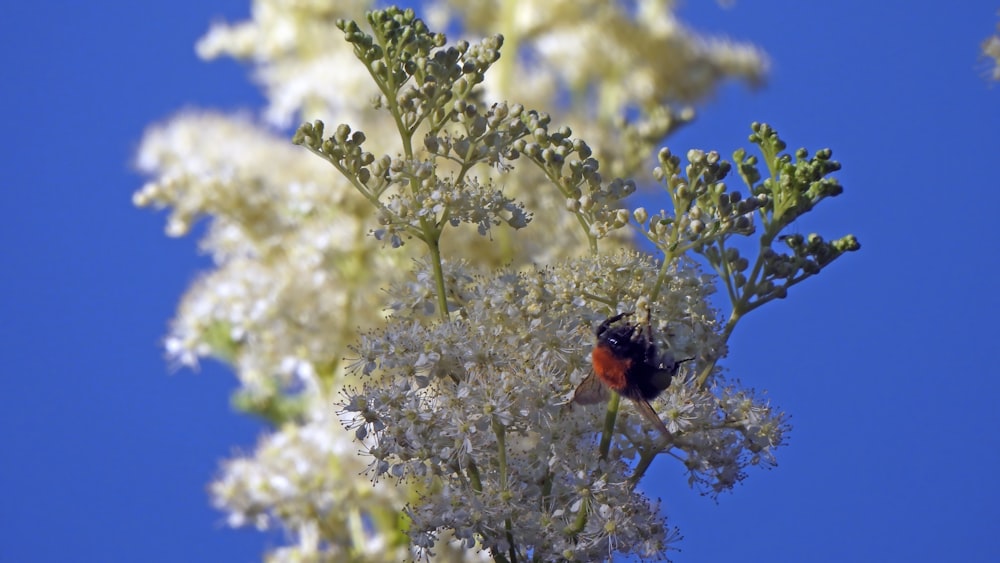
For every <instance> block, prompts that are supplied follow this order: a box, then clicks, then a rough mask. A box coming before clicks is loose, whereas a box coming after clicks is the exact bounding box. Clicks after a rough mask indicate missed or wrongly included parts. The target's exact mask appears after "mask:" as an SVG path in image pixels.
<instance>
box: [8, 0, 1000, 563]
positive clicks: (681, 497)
mask: <svg viewBox="0 0 1000 563" xmlns="http://www.w3.org/2000/svg"><path fill="white" fill-rule="evenodd" d="M688 4H690V5H688V6H685V7H682V9H681V11H680V16H681V18H682V19H684V20H685V21H687V22H689V23H691V24H692V25H693V26H695V27H696V28H698V29H700V30H703V31H706V32H717V33H724V34H728V35H730V36H732V37H734V38H737V39H742V40H750V41H753V42H755V43H757V44H759V45H760V46H761V47H763V48H764V49H765V50H766V51H767V52H768V53H769V54H770V56H771V57H772V63H773V68H772V74H771V80H770V82H769V84H768V86H767V87H766V88H765V89H763V90H761V91H758V92H755V93H750V92H747V91H746V90H745V89H743V88H742V87H740V86H738V85H734V86H731V87H726V88H723V89H722V90H721V91H720V92H719V94H718V95H717V96H716V97H715V99H714V100H712V101H710V102H708V103H706V104H704V105H703V106H701V108H700V110H701V111H700V118H699V120H698V121H696V122H695V124H693V125H692V126H690V127H689V128H687V129H685V130H683V131H682V132H680V133H679V134H677V135H676V136H674V137H672V138H671V139H670V140H669V143H668V144H669V146H670V147H671V148H672V149H673V150H674V152H676V153H683V151H685V150H686V149H687V148H692V147H698V148H706V149H709V148H715V149H718V150H720V152H722V153H723V154H724V155H729V154H731V153H732V150H733V149H734V148H736V147H737V146H744V145H746V141H745V139H746V135H747V133H748V124H749V123H750V122H751V121H754V120H758V121H767V122H769V123H772V124H773V125H775V126H776V127H777V128H778V130H779V131H780V132H781V134H782V136H783V137H784V138H785V139H786V140H788V141H789V144H790V145H791V146H792V147H798V146H806V147H809V148H811V149H816V148H820V147H824V146H828V147H831V148H832V149H833V151H834V156H835V158H836V159H838V160H840V161H841V163H842V164H843V170H842V171H841V172H840V173H839V174H838V177H839V178H840V180H841V183H842V184H843V185H844V186H845V188H846V192H845V193H844V194H843V195H842V196H840V197H838V198H835V199H834V200H832V201H829V202H827V203H824V205H822V206H820V208H819V209H818V211H817V212H816V213H813V214H812V215H813V216H811V217H807V218H804V219H802V220H801V225H800V229H801V230H803V231H805V232H810V231H818V232H820V233H823V234H824V235H828V236H831V237H832V236H834V235H840V234H843V233H848V232H850V233H853V234H855V235H856V236H857V237H858V238H859V239H860V241H861V243H862V246H863V248H862V251H861V252H860V253H855V254H852V255H849V256H847V257H845V258H843V259H842V260H840V261H839V262H837V263H836V264H834V265H833V266H831V267H830V268H829V269H828V270H826V271H825V272H824V273H823V274H822V275H821V276H819V277H818V278H816V279H813V280H810V281H808V282H806V283H805V284H803V285H801V286H798V287H796V288H795V289H794V290H793V291H792V292H791V295H790V298H789V299H787V300H785V301H783V302H780V303H777V304H774V305H772V306H768V307H765V308H763V309H762V310H760V311H758V312H755V313H754V314H752V315H751V316H750V317H748V318H747V319H746V320H745V321H744V324H742V325H741V326H740V327H739V329H738V330H737V332H736V333H735V335H734V336H733V339H732V340H731V356H730V358H729V359H728V362H727V365H728V367H729V368H730V369H731V370H732V373H733V374H734V375H738V376H739V377H740V378H741V379H742V380H743V381H744V382H745V383H747V384H750V385H752V386H754V387H757V388H758V389H767V390H768V391H769V396H770V397H771V399H772V401H773V402H774V403H776V404H778V405H780V406H782V407H783V408H784V409H786V410H787V411H789V412H790V413H791V414H792V424H793V426H794V430H793V433H792V436H791V441H790V444H789V445H788V446H787V447H785V448H783V449H780V450H778V460H779V466H778V467H777V468H775V469H773V470H771V471H760V472H756V473H753V474H752V475H751V477H750V479H748V480H747V481H746V482H745V483H744V484H742V485H740V486H739V487H737V489H736V490H735V491H734V492H733V493H731V494H726V495H724V496H722V497H721V498H720V499H719V501H718V502H717V503H715V502H713V501H711V500H709V499H706V498H702V497H699V496H698V495H697V494H696V493H694V492H692V491H691V490H689V489H688V488H687V487H686V485H685V484H684V478H683V475H682V473H681V470H680V468H679V467H678V466H677V465H676V464H671V463H663V464H662V465H660V466H657V468H656V471H655V472H654V473H653V474H652V475H651V476H650V477H649V478H648V481H647V482H646V487H647V491H648V492H649V493H650V494H652V495H653V496H658V497H660V498H662V499H663V503H664V507H665V509H666V511H667V513H668V514H669V515H670V517H671V521H672V523H673V524H674V525H677V526H679V527H680V528H681V529H682V532H683V534H684V536H685V539H684V541H683V542H682V544H681V547H682V549H683V551H681V552H680V553H677V554H675V557H674V558H675V560H676V561H682V562H687V561H716V560H722V559H725V558H733V557H739V558H740V559H742V560H747V561H806V560H808V561H819V562H823V561H831V562H832V561H843V560H855V561H942V560H951V561H996V560H1000V540H998V539H997V537H996V532H997V529H998V525H1000V507H998V503H1000V484H998V480H997V479H996V478H995V475H994V474H995V473H996V470H997V467H998V466H1000V439H998V437H997V436H998V433H997V431H996V425H997V422H998V418H1000V417H998V416H997V414H996V409H997V397H998V396H1000V369H998V368H997V358H996V356H995V354H994V351H995V350H996V349H997V346H996V338H997V336H998V331H997V329H996V328H995V327H996V324H997V322H998V319H997V313H998V301H1000V292H998V291H997V290H996V282H995V279H996V277H997V274H998V266H1000V259H998V258H997V247H998V245H997V243H998V242H1000V236H998V229H997V227H996V226H997V225H998V224H1000V220H998V219H997V211H996V208H995V207H994V203H995V201H996V197H995V194H996V193H997V192H996V189H997V188H998V187H1000V170H998V168H997V159H998V156H1000V84H998V85H993V86H991V85H990V84H989V83H988V82H986V80H985V79H984V77H983V75H984V72H985V68H986V66H985V63H984V62H981V61H979V59H978V58H977V57H978V47H979V43H980V41H981V40H982V39H984V38H985V37H986V36H987V35H989V34H990V33H992V32H993V31H994V29H995V25H996V22H997V16H996V12H997V10H998V9H1000V5H998V4H994V3H990V2H986V1H983V0H977V1H972V2H965V3H962V4H961V7H959V8H947V9H942V8H941V6H940V5H938V6H936V7H934V8H927V9H923V8H917V7H915V5H914V4H913V3H911V2H899V1H893V2H871V1H867V2H862V1H858V0H849V1H845V2H840V3H824V4H823V6H824V11H817V10H816V8H814V7H811V6H815V5H816V4H813V3H804V2H776V1H773V0H772V1H756V2H750V1H739V2H737V3H736V5H735V7H734V8H732V9H729V10H722V9H719V8H718V6H717V5H716V4H715V3H713V2H688ZM27 5H28V4H26V3H15V4H13V5H11V6H9V7H7V8H6V9H5V10H4V11H5V16H4V17H3V18H0V42H2V43H3V48H2V49H0V57H2V62H0V64H2V68H3V71H4V77H5V79H4V82H5V85H4V87H3V88H2V89H0V102H2V103H0V108H2V109H0V111H2V112H3V114H4V115H3V123H4V125H5V127H4V131H5V135H4V137H3V140H2V141H0V143H2V153H0V154H2V163H3V167H2V172H0V178H2V185H0V210H2V211H3V212H5V213H6V215H5V217H4V220H3V221H0V235H2V240H3V241H4V243H5V244H4V249H3V251H2V256H3V262H4V268H3V269H4V271H5V272H6V273H5V274H3V275H2V276H0V315H2V319H3V321H4V322H3V325H2V328H0V334H2V338H0V347H2V348H0V350H2V352H3V357H4V358H5V359H6V364H5V365H6V374H5V376H4V379H5V382H4V386H3V387H4V389H5V392H4V394H3V397H4V399H5V400H4V403H5V404H4V408H3V409H2V411H0V425H2V427H3V428H4V432H5V440H4V448H3V454H2V461H0V483H3V484H4V485H6V486H7V487H8V492H7V493H6V494H5V498H4V501H3V502H2V503H0V561H64V560H75V561H132V560H144V561H164V562H166V561H220V560H221V561H255V560H259V559H260V553H261V551H262V550H263V549H265V548H266V547H267V546H269V545H271V546H273V545H276V544H280V543H282V538H281V537H280V536H276V535H264V534H259V533H257V532H254V531H247V530H236V531H234V530H230V529H228V528H225V527H224V526H223V515H222V514H221V513H219V512H217V511H215V510H214V509H212V508H211V506H210V505H209V500H208V495H207V493H206V491H205V486H206V484H207V483H208V481H209V480H210V478H211V477H212V476H213V474H214V473H215V471H216V468H217V464H218V461H219V460H220V459H222V458H224V457H226V456H228V455H230V454H231V453H232V452H233V451H234V450H235V449H238V448H245V449H249V448H250V447H251V446H252V444H253V443H254V440H255V437H256V436H257V434H258V433H259V432H260V431H261V428H260V426H259V425H258V424H257V423H256V422H255V421H253V420H251V419H248V418H246V417H243V416H240V415H237V414H234V413H233V412H231V410H230V409H229V406H228V400H229V394H230V392H231V391H232V390H233V389H234V387H235V380H234V379H233V377H232V376H231V375H229V374H228V373H226V371H225V370H223V369H221V368H219V367H218V366H215V365H211V364H209V365H206V366H205V367H204V368H203V369H202V371H200V372H198V373H190V372H186V371H184V372H180V373H178V374H176V375H172V376H171V375H169V374H168V369H167V366H166V365H165V363H164V361H163V358H162V349H161V348H160V345H159V342H160V339H161V337H162V336H163V334H164V332H165V330H166V323H167V321H168V319H169V318H170V317H171V316H172V314H173V311H174V308H175V305H176V303H177V301H178V299H179V298H180V296H181V294H182V293H183V292H184V290H185V288H186V287H187V285H188V284H189V283H190V282H191V281H192V279H193V278H194V276H195V275H196V274H197V272H198V271H199V270H201V269H204V268H206V267H207V264H206V262H205V260H204V258H203V257H200V256H199V255H198V253H197V249H196V245H195V240H194V239H192V238H187V239H181V240H176V239H168V238H166V237H165V236H164V235H163V223H164V221H163V219H164V217H163V215H162V214H155V213H151V212H149V211H148V210H138V209H135V208H133V206H132V203H131V195H132V193H133V191H134V190H136V189H137V188H138V187H139V186H140V184H141V182H142V179H141V178H140V177H139V176H137V175H135V174H134V173H133V172H132V171H131V168H130V164H129V163H130V160H131V158H132V154H133V152H134V150H135V147H136V145H137V142H138V140H139V138H140V136H141V134H142V131H143V129H144V128H145V127H146V126H147V125H149V124H151V123H153V122H154V121H157V120H161V119H164V118H167V117H168V116H170V115H171V114H173V113H175V112H176V111H178V110H180V109H183V108H186V107H206V108H217V109H229V110H238V109H246V108H250V109H254V108H258V107H260V103H261V100H260V95H259V93H258V92H257V91H256V89H255V88H254V87H253V86H252V85H251V84H250V83H249V81H248V80H247V79H246V73H245V69H243V68H241V67H240V66H238V65H236V64H234V63H231V62H228V61H224V62H216V63H211V64H205V63H203V62H201V61H199V60H198V59H197V57H196V56H195V55H194V50H193V44H194V42H195V40H196V39H197V38H198V37H199V36H200V35H201V34H202V33H203V32H204V31H205V30H206V29H207V26H208V24H209V23H210V22H211V21H212V19H213V18H216V17H220V16H224V17H226V18H228V19H237V18H243V17H245V15H246V14H247V13H248V10H249V8H248V5H247V4H245V3H244V2H242V1H235V0H226V1H214V2H188V1H180V2H178V1H173V2H166V1H161V0H154V1H147V2H141V3H139V2H124V1H120V2H103V3H101V4H100V5H98V4H84V3H80V4H78V3H60V2H51V1H42V2H36V3H32V4H31V6H32V7H31V8H28V7H26V6H27ZM956 6H957V4H956Z"/></svg>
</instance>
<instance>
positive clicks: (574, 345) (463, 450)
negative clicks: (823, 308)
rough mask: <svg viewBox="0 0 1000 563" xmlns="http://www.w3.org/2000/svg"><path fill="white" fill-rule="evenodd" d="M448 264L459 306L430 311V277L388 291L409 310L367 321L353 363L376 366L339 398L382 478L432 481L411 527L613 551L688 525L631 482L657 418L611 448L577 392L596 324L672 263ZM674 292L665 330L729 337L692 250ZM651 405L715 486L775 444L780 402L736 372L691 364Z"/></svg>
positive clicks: (653, 551)
mask: <svg viewBox="0 0 1000 563" xmlns="http://www.w3.org/2000/svg"><path fill="white" fill-rule="evenodd" d="M465 268H466V266H463V265H461V264H458V265H450V266H449V270H450V271H451V274H450V276H449V279H450V280H452V283H453V284H454V285H452V286H450V287H449V293H450V296H451V299H452V302H453V303H454V304H455V305H456V307H457V311H456V312H455V313H454V314H453V316H452V320H450V321H447V322H431V321H430V320H429V319H428V317H425V316H424V315H423V313H424V312H426V311H427V310H429V309H432V303H431V302H429V303H427V306H426V307H421V306H419V302H420V301H421V300H423V299H425V297H424V296H432V295H433V293H432V292H431V291H428V290H429V289H430V287H429V286H428V287H426V288H425V287H422V286H424V285H425V284H429V283H430V280H426V281H424V282H421V281H419V280H418V281H411V282H410V283H409V284H404V285H399V286H396V287H395V288H394V289H393V290H392V291H391V292H390V293H391V294H392V295H393V296H394V297H396V298H397V299H398V301H397V304H398V305H399V308H398V310H397V314H396V315H395V316H394V317H393V318H391V319H390V320H389V324H388V326H387V327H386V328H385V329H384V330H379V331H373V332H369V333H366V334H364V335H363V336H362V337H361V340H360V342H359V344H358V346H357V350H356V352H357V354H356V356H355V358H354V360H353V363H352V365H351V366H350V369H352V370H354V371H355V372H357V373H358V374H360V375H362V376H364V377H365V379H364V385H363V386H362V387H360V388H357V387H351V388H349V389H348V390H347V391H345V398H344V401H343V411H342V414H343V416H344V417H345V421H346V423H347V424H348V427H349V428H351V429H352V430H354V432H355V436H356V438H357V439H358V440H359V441H360V442H361V443H362V444H363V445H364V447H365V449H366V451H367V453H368V454H369V455H370V456H371V463H370V465H369V467H368V472H369V475H370V476H371V477H372V479H373V480H375V481H376V482H382V480H384V479H397V480H400V481H402V482H405V483H408V484H410V485H411V487H410V488H411V489H412V490H414V491H418V497H417V498H415V499H411V500H410V503H409V508H408V509H407V514H408V516H409V517H410V519H411V523H410V526H409V532H408V533H409V534H410V538H411V540H412V542H413V543H414V545H416V546H418V547H423V548H427V549H431V548H432V547H433V546H434V545H435V542H436V539H437V537H438V535H439V534H442V533H448V534H450V535H451V536H453V537H454V538H457V539H460V540H462V541H464V542H465V546H466V547H468V548H470V549H471V548H482V549H486V550H489V551H490V552H491V553H493V554H506V553H507V551H508V550H509V549H512V546H513V548H514V549H517V550H519V553H518V558H521V557H525V556H526V554H527V553H528V552H529V551H530V552H531V553H532V554H533V555H534V556H536V557H540V558H541V559H542V560H552V559H560V558H567V559H575V560H593V559H598V558H602V557H607V556H608V555H609V554H610V553H614V552H620V553H631V554H635V555H639V556H641V557H647V558H648V557H659V556H662V555H663V552H664V551H665V550H666V549H667V548H669V544H670V542H671V540H673V539H675V532H674V531H672V530H670V529H668V528H667V527H665V523H664V521H663V519H662V516H661V515H660V514H659V509H658V506H657V504H656V503H654V502H651V501H650V500H649V499H647V498H646V497H645V496H643V495H642V494H641V493H639V492H637V491H636V489H635V483H636V481H637V479H638V477H640V476H637V475H636V474H635V473H634V471H635V468H636V467H635V466H633V465H632V464H630V463H629V462H630V460H633V461H634V460H636V459H638V460H639V461H640V463H641V460H642V459H643V458H644V457H651V456H655V455H657V454H658V453H661V447H662V444H659V443H658V442H657V440H658V435H657V434H656V432H655V430H653V429H651V428H648V427H646V426H645V423H644V422H643V420H642V419H641V418H640V417H638V416H634V415H630V416H628V417H623V419H624V421H623V422H620V424H619V430H618V431H619V432H620V433H621V434H620V438H618V439H616V440H615V445H614V448H613V450H612V452H611V455H609V456H608V458H607V459H601V457H600V456H599V455H598V451H597V444H596V442H595V441H594V436H595V434H596V433H597V432H598V430H599V429H600V421H601V420H602V416H601V413H599V412H598V411H597V410H595V409H587V408H585V407H580V406H578V405H577V406H571V405H570V404H569V403H568V400H569V398H570V397H571V396H572V391H573V388H574V386H575V384H576V383H579V381H580V380H581V379H583V377H584V376H585V375H586V373H587V370H588V369H589V361H588V358H589V355H588V353H589V349H590V346H591V344H592V332H591V325H592V324H594V322H595V321H597V320H600V319H601V318H602V317H603V316H607V315H608V313H609V312H611V311H614V310H616V308H618V307H630V306H634V305H635V303H636V301H638V300H639V299H640V297H641V296H643V295H645V294H646V292H648V291H649V289H650V288H651V287H652V286H653V284H654V283H655V280H656V278H657V275H658V274H659V267H658V265H657V264H656V263H655V262H653V261H652V260H650V259H649V258H647V257H645V256H643V255H641V254H637V253H628V252H622V253H618V254H616V255H614V256H612V257H605V258H599V259H593V258H590V259H583V260H579V261H572V262H568V263H564V264H562V265H558V266H553V267H550V268H547V269H541V270H536V271H534V272H529V273H520V274H515V273H508V274H502V275H499V276H497V277H493V278H481V277H477V276H474V275H471V274H468V273H465V272H464V269H465ZM670 274H671V280H672V281H671V282H670V290H669V291H668V292H666V295H667V296H668V298H667V299H665V300H662V301H657V302H655V303H650V306H651V307H652V313H651V315H652V318H653V320H654V321H657V326H658V327H659V330H658V332H657V334H662V335H664V338H665V339H666V341H665V342H663V344H664V345H668V346H669V348H670V349H671V350H672V351H674V353H675V354H677V355H679V356H685V355H689V357H708V356H713V355H715V354H718V353H719V352H720V351H719V350H717V349H715V348H713V347H718V346H721V341H720V340H719V338H718V336H717V335H716V334H715V333H716V331H717V330H718V325H717V323H716V321H715V314H714V312H713V311H712V310H711V309H710V307H709V306H708V304H707V302H706V297H707V290H706V286H705V285H703V284H702V283H701V281H702V280H701V277H700V275H698V274H697V272H696V271H695V270H694V269H693V268H685V269H682V270H675V271H671V272H670ZM654 406H655V407H656V408H657V409H658V410H659V411H660V413H661V415H662V416H664V417H665V422H666V423H667V425H668V427H669V428H670V429H671V431H673V432H676V436H675V441H674V443H673V444H669V445H668V448H667V449H668V451H670V450H676V451H675V452H674V455H675V456H677V457H680V458H681V459H683V460H684V462H685V463H686V464H687V466H688V469H689V470H690V471H691V474H692V479H693V480H695V481H697V482H700V483H703V484H705V485H706V486H708V487H709V488H711V489H712V490H714V491H716V492H718V491H722V490H725V489H728V488H729V487H731V486H732V485H733V484H734V483H735V482H736V481H737V480H738V479H739V478H741V477H742V469H743V468H744V467H745V466H746V465H747V464H749V463H753V462H755V461H756V459H757V458H759V457H760V456H761V455H764V456H767V455H769V454H770V450H771V448H772V447H774V446H776V445H779V444H780V443H781V440H782V432H783V431H784V430H785V426H784V424H783V422H782V418H781V417H782V415H781V414H780V413H777V412H774V411H772V410H770V409H769V408H767V406H766V405H762V404H758V403H757V402H755V401H754V400H753V398H752V396H751V395H749V394H747V393H744V392H742V391H739V390H738V389H736V388H735V387H733V386H725V387H723V386H717V387H716V388H714V389H712V390H702V389H698V388H697V387H695V386H693V385H692V384H691V378H690V377H688V378H681V377H678V378H677V379H676V380H675V383H674V384H673V385H671V387H670V388H669V389H668V390H667V391H666V393H665V394H664V396H663V398H662V399H661V400H659V401H657V402H656V403H654Z"/></svg>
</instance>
